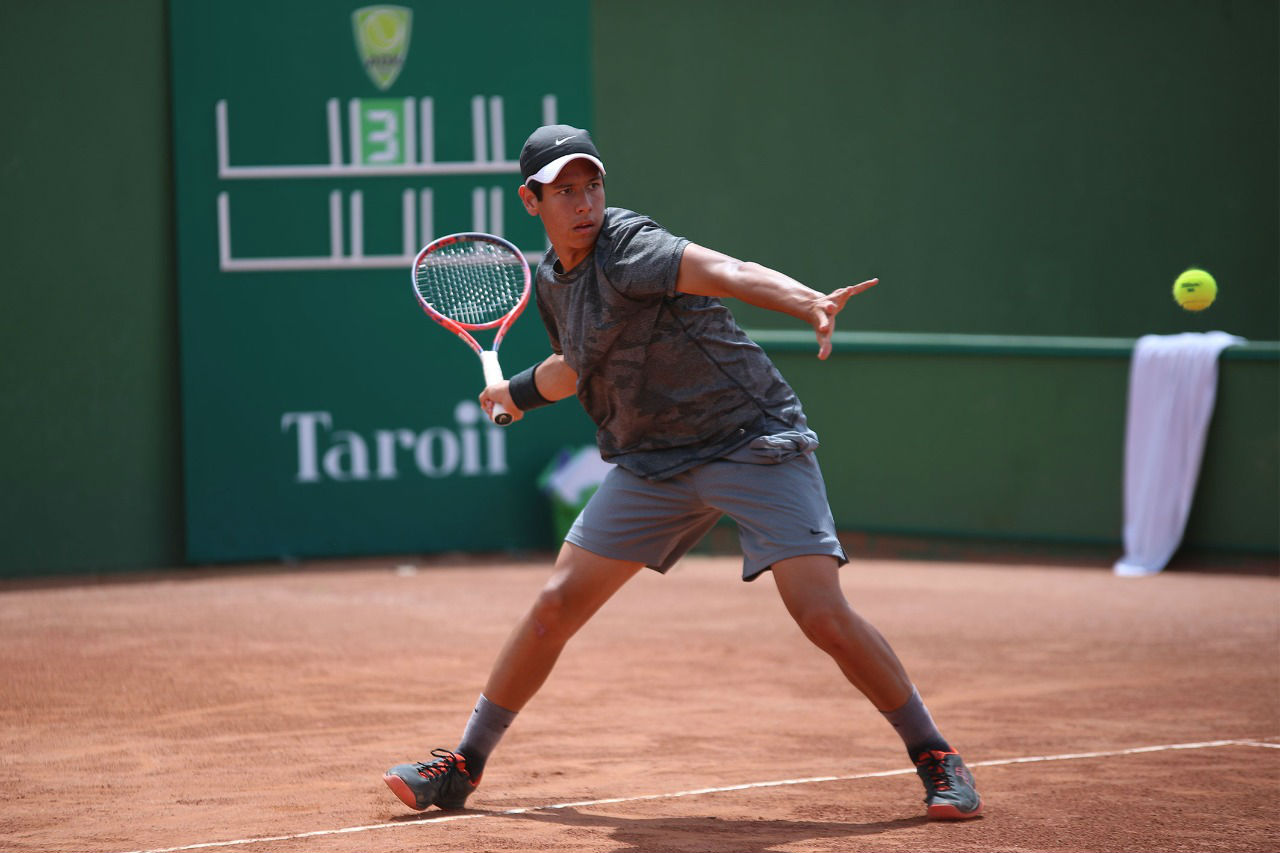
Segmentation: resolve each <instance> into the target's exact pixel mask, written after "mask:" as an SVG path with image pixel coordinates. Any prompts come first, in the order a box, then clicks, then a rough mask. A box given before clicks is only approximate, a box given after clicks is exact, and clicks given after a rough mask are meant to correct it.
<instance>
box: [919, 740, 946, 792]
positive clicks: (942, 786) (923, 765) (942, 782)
mask: <svg viewBox="0 0 1280 853" xmlns="http://www.w3.org/2000/svg"><path fill="white" fill-rule="evenodd" d="M954 754H955V753H953V752H940V751H938V750H936V749H935V750H930V751H929V752H926V753H924V754H922V755H921V756H920V758H918V759H917V760H916V767H919V768H920V769H921V770H923V771H924V772H925V773H926V774H927V775H928V777H929V785H930V787H932V788H933V789H934V790H936V791H950V790H951V788H952V781H951V773H950V772H948V770H947V762H946V758H947V756H948V755H954Z"/></svg>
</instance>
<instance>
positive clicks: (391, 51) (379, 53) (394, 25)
mask: <svg viewBox="0 0 1280 853" xmlns="http://www.w3.org/2000/svg"><path fill="white" fill-rule="evenodd" d="M412 24H413V10H412V9H406V8H405V7H404V6H365V7H364V8H363V9H357V10H355V11H354V12H352V13H351V25H352V27H353V28H354V29H355V36H356V52H357V53H359V54H360V64H361V65H363V66H364V70H365V73H367V74H368V75H369V79H370V80H372V81H373V85H375V86H377V87H378V88H379V89H381V90H382V91H386V90H387V89H389V88H391V84H392V83H394V82H396V78H397V77H399V76H400V69H401V68H403V67H404V60H405V57H406V56H408V54H409V35H410V30H411V26H412Z"/></svg>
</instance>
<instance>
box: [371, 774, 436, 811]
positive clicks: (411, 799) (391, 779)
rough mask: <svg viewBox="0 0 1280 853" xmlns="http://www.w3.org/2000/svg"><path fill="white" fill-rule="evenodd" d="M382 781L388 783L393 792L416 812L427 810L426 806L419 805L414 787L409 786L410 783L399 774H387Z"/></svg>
mask: <svg viewBox="0 0 1280 853" xmlns="http://www.w3.org/2000/svg"><path fill="white" fill-rule="evenodd" d="M382 781H383V782H386V783H387V787H388V788H390V789H391V793H393V794H395V795H396V796H397V797H399V798H400V802H402V803H404V804H405V805H406V806H408V807H409V808H411V809H413V810H414V811H415V812H423V811H426V810H427V807H426V806H420V805H418V798H417V797H416V796H414V794H413V789H412V788H410V787H409V783H408V782H406V781H404V780H403V779H401V778H400V777H399V776H395V775H392V774H391V773H388V774H386V775H385V776H383V777H382Z"/></svg>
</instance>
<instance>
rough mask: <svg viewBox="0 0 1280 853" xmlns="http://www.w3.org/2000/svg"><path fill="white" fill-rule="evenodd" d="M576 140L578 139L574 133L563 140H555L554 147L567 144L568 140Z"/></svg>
mask: <svg viewBox="0 0 1280 853" xmlns="http://www.w3.org/2000/svg"><path fill="white" fill-rule="evenodd" d="M577 138H578V135H577V134H576V133H575V134H574V135H573V136H566V137H565V138H564V139H557V140H556V145H562V144H564V143H566V142H568V141H569V140H570V139H577Z"/></svg>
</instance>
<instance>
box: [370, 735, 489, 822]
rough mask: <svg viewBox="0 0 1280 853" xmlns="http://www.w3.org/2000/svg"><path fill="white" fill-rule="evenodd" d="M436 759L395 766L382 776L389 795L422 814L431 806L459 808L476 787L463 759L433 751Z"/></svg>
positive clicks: (476, 781)
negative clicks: (391, 794) (394, 796)
mask: <svg viewBox="0 0 1280 853" xmlns="http://www.w3.org/2000/svg"><path fill="white" fill-rule="evenodd" d="M431 755H432V757H434V758H435V759H436V760H435V761H430V762H425V763H422V762H418V763H413V764H397V765H396V766H395V767H392V768H391V769H390V770H388V771H387V772H386V773H384V774H383V776H382V781H383V782H386V783H387V787H388V788H390V789H391V792H392V793H393V794H395V795H396V796H397V797H399V798H400V802H402V803H404V804H405V805H406V806H408V807H409V808H411V809H414V810H416V811H422V810H423V809H428V808H430V807H431V806H439V807H440V808H442V809H460V808H462V807H463V805H464V804H465V803H466V802H467V797H469V796H471V792H472V791H474V790H475V789H476V787H477V786H478V785H479V784H480V777H479V776H476V777H475V778H474V779H473V778H472V777H471V774H470V773H468V772H467V759H466V756H464V755H462V754H461V753H458V752H450V751H449V750H447V749H433V750H431Z"/></svg>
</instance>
